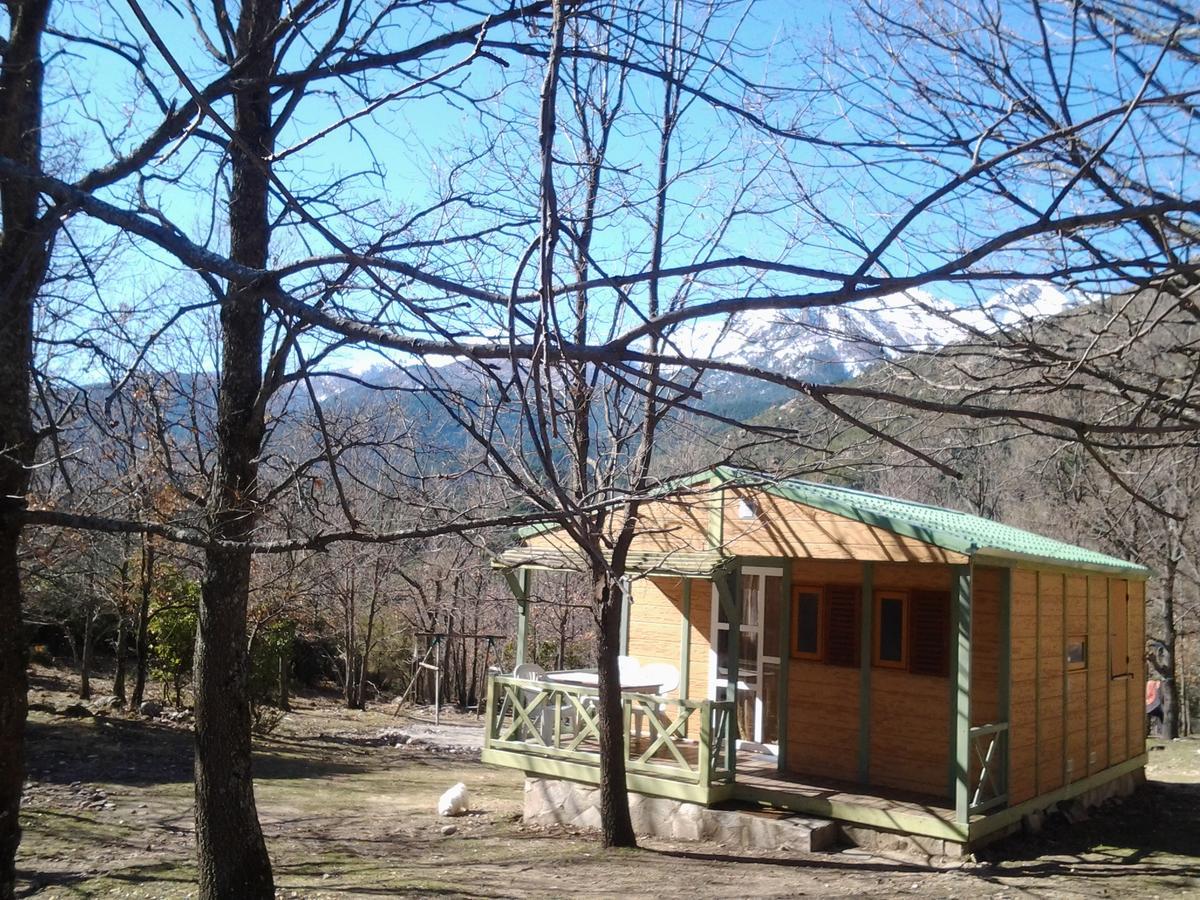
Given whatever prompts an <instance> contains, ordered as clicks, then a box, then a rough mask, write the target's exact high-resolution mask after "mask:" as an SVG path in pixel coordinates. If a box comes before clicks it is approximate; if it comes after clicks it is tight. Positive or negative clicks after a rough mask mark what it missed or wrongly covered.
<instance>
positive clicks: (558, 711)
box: [483, 675, 737, 803]
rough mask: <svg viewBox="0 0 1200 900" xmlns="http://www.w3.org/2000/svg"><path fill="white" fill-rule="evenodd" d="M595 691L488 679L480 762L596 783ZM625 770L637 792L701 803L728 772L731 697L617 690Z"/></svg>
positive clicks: (732, 759)
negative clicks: (702, 697) (684, 696)
mask: <svg viewBox="0 0 1200 900" xmlns="http://www.w3.org/2000/svg"><path fill="white" fill-rule="evenodd" d="M596 700H597V697H596V689H595V688H589V687H579V686H576V685H568V684H556V683H554V682H549V681H528V680H524V679H520V678H513V677H511V676H506V675H496V676H493V677H492V678H491V679H489V681H488V699H487V714H486V722H485V726H484V727H485V730H484V750H483V760H484V762H491V763H496V764H499V765H506V766H512V767H515V768H521V769H524V770H525V771H527V772H532V773H535V774H544V775H552V776H554V775H556V776H560V777H566V778H573V779H576V780H583V781H588V782H591V783H599V772H600V748H599V741H600V719H599V710H598V709H597V703H596ZM621 703H622V706H623V707H624V720H625V722H624V724H625V727H624V734H625V771H626V773H627V779H628V786H629V788H630V789H631V790H636V791H639V792H641V793H648V794H657V795H660V796H666V797H675V798H678V799H688V800H694V801H697V802H702V803H707V802H713V801H715V800H719V799H724V797H725V796H727V795H728V794H729V790H728V789H729V788H731V787H732V784H733V781H734V777H735V774H736V773H735V767H736V759H737V754H736V750H735V741H736V734H735V730H734V727H733V712H734V706H733V702H732V701H729V700H678V699H674V698H670V697H659V696H655V695H651V694H633V693H624V694H622V695H621Z"/></svg>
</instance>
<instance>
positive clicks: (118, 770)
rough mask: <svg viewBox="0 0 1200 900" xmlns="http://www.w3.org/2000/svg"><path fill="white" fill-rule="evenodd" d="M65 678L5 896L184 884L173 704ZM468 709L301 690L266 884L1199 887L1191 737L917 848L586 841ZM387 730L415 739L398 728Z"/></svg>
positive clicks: (275, 782)
mask: <svg viewBox="0 0 1200 900" xmlns="http://www.w3.org/2000/svg"><path fill="white" fill-rule="evenodd" d="M68 682H69V679H63V678H61V677H60V676H59V675H58V674H57V673H54V672H51V671H45V670H43V671H39V672H38V673H37V674H36V676H35V678H34V684H33V687H34V690H33V692H32V696H31V700H32V701H33V702H35V703H38V704H45V705H47V707H53V708H54V709H55V710H56V712H53V713H52V712H49V711H47V709H42V710H38V711H34V712H32V713H31V715H30V729H29V741H30V754H29V781H28V786H27V792H26V797H25V805H24V818H23V822H24V827H25V838H24V842H23V844H22V846H21V854H20V857H19V859H18V873H19V882H18V883H19V888H18V896H21V897H46V898H51V897H62V898H74V897H140V898H158V897H163V898H173V897H191V896H194V894H195V886H194V868H193V866H192V863H191V853H192V785H191V754H192V744H191V735H190V731H189V726H188V724H187V722H186V721H183V722H166V721H162V720H147V719H142V718H139V717H135V716H125V715H119V714H116V715H105V716H99V717H93V716H78V717H70V716H66V715H62V711H63V710H64V709H65V708H66V707H68V706H70V705H71V704H72V703H75V702H76V701H74V700H73V699H72V697H71V696H70V694H68V693H66V692H65V691H64V689H66V688H69V687H70V684H69V683H68ZM101 689H103V685H101ZM475 722H476V720H474V718H473V717H453V716H450V717H447V721H446V722H445V723H444V724H443V727H441V728H436V729H435V728H434V727H433V725H432V722H431V721H430V720H429V719H428V717H427V715H426V713H425V711H422V712H420V713H417V714H413V713H410V714H408V715H407V716H403V715H402V716H401V717H400V718H393V717H392V715H391V709H390V708H388V707H380V708H377V709H374V710H369V711H367V712H350V711H346V710H343V709H340V708H339V707H337V705H336V704H335V703H334V702H332V701H330V700H323V699H319V698H307V699H300V700H298V701H297V703H296V709H295V711H294V712H292V713H290V714H289V715H287V716H286V717H285V718H284V719H283V720H282V721H281V722H280V723H279V724H278V726H277V727H276V729H275V730H274V731H273V732H272V733H271V734H269V735H266V736H264V737H263V738H261V739H260V740H259V741H258V751H257V755H256V759H255V766H256V768H255V774H256V783H257V798H258V807H259V813H260V816H261V818H262V821H263V826H264V829H265V831H266V835H267V841H268V846H269V848H270V851H271V857H272V860H273V863H274V868H275V879H276V885H277V886H278V889H279V896H281V897H303V898H353V897H361V898H367V897H408V896H413V897H431V896H447V897H562V896H566V895H571V896H572V897H612V896H620V895H623V896H625V897H659V896H678V895H681V894H686V895H688V896H690V897H751V896H753V897H796V896H820V897H861V896H881V897H882V896H886V897H905V896H914V897H916V896H919V897H933V898H941V897H1009V898H1018V897H1055V898H1077V897H1130V896H1138V897H1164V898H1166V897H1183V896H1195V897H1200V740H1183V741H1176V742H1173V743H1171V744H1170V745H1167V746H1165V747H1164V746H1162V745H1161V744H1159V745H1157V747H1155V748H1153V749H1152V751H1151V754H1150V766H1149V769H1148V776H1149V782H1148V784H1147V785H1146V786H1145V788H1144V789H1143V790H1142V791H1140V792H1139V794H1138V795H1136V796H1135V797H1134V798H1132V799H1130V800H1128V801H1126V802H1124V803H1114V804H1110V805H1108V806H1107V807H1105V808H1104V809H1102V810H1099V811H1095V812H1093V814H1092V815H1091V817H1090V818H1089V819H1088V820H1086V821H1084V822H1081V823H1079V824H1076V825H1074V826H1071V825H1068V824H1067V823H1066V822H1065V821H1063V820H1061V819H1060V818H1052V819H1050V820H1049V821H1048V824H1047V826H1046V828H1045V830H1044V831H1043V832H1042V833H1041V834H1040V835H1038V836H1036V837H1017V838H1013V839H1010V840H1008V841H1006V842H1005V843H1004V844H1002V845H1000V846H998V847H997V848H995V849H994V850H992V851H990V852H989V853H988V855H987V858H986V859H984V860H981V861H978V862H971V863H965V864H960V865H956V866H951V867H934V866H928V865H921V864H917V863H913V862H909V861H903V860H892V859H885V858H881V857H878V856H871V855H868V854H866V853H862V852H860V851H857V850H841V851H839V852H833V853H819V854H799V853H794V852H792V853H779V854H755V855H752V856H746V855H739V854H741V853H742V851H733V850H727V849H726V848H724V847H722V846H720V845H717V844H682V843H670V842H665V841H657V840H648V841H645V846H644V847H643V848H642V849H639V850H632V851H619V852H603V851H601V850H600V849H599V847H598V846H597V844H596V841H595V838H594V836H592V835H589V834H587V833H581V832H577V831H569V830H566V829H538V828H532V827H527V826H525V825H523V824H522V823H521V816H520V809H521V795H522V778H521V775H520V774H519V773H517V772H513V771H510V770H502V769H494V768H489V767H486V766H483V765H481V764H480V763H479V762H478V752H477V750H475V749H472V746H474V747H477V746H478V726H477V725H476V724H475ZM389 729H395V731H389ZM398 732H402V733H403V734H404V735H407V736H411V737H416V738H417V740H416V741H415V742H413V743H405V744H402V745H401V746H396V743H397V742H398V741H400V740H402V738H401V737H400V735H399V733H398ZM458 781H462V782H464V783H466V785H467V786H468V788H469V789H470V791H471V797H472V807H473V809H474V812H473V813H472V814H471V815H470V816H468V817H465V818H461V819H456V820H454V825H455V826H456V829H457V830H456V831H455V832H454V833H453V834H449V835H447V834H443V832H442V829H443V826H445V825H446V824H447V822H448V821H449V820H446V819H439V818H438V817H437V815H436V811H435V807H436V803H437V798H438V796H439V795H440V794H441V793H442V792H443V791H444V790H445V789H446V788H448V787H449V786H451V785H453V784H454V783H455V782H458Z"/></svg>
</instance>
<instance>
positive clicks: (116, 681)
mask: <svg viewBox="0 0 1200 900" xmlns="http://www.w3.org/2000/svg"><path fill="white" fill-rule="evenodd" d="M129 549H130V548H129V535H125V540H124V555H123V557H122V561H121V579H120V594H118V599H117V638H116V642H115V643H114V644H113V655H114V656H115V658H116V666H115V667H114V669H113V696H114V697H116V698H117V699H118V700H121V701H122V702H124V701H125V667H126V665H127V661H128V659H129V654H128V653H126V649H127V648H126V646H125V644H126V643H127V642H128V641H129V591H130V588H131V587H132V585H131V584H130V582H129Z"/></svg>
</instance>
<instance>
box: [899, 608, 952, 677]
mask: <svg viewBox="0 0 1200 900" xmlns="http://www.w3.org/2000/svg"><path fill="white" fill-rule="evenodd" d="M908 671H910V672H912V673H913V674H914V675H939V676H942V677H945V676H947V675H949V674H950V594H949V593H947V592H946V591H913V592H912V594H911V595H910V596H909V600H908Z"/></svg>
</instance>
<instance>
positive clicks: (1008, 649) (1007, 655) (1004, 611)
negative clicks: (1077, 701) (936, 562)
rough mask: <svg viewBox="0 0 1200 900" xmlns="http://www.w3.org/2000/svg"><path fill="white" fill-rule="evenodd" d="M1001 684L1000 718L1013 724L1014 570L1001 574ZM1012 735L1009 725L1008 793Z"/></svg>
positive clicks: (1004, 766)
mask: <svg viewBox="0 0 1200 900" xmlns="http://www.w3.org/2000/svg"><path fill="white" fill-rule="evenodd" d="M1088 623H1089V625H1088V627H1089V628H1090V627H1091V624H1090V623H1091V619H1090V618H1089V619H1088ZM996 680H997V681H998V682H999V685H998V688H999V691H1000V697H999V702H998V704H997V705H998V707H999V717H1000V721H1001V722H1009V723H1011V722H1012V717H1011V715H1010V705H1011V702H1012V701H1011V697H1012V569H1003V570H1002V571H1001V572H1000V651H999V659H998V660H997V677H996ZM1011 735H1012V725H1011V724H1010V725H1009V731H1008V732H1007V733H1006V734H1005V735H1004V738H1003V741H1004V742H1003V743H1002V744H1001V745H1000V746H1001V749H1002V750H1003V752H1004V759H1003V760H1002V762H1001V765H1000V771H1001V772H1002V773H1003V777H1004V784H1003V785H1001V786H1000V790H1002V791H1004V792H1005V793H1007V792H1008V785H1009V784H1010V781H1009V777H1008V775H1009V766H1010V765H1011V764H1012V763H1011V760H1012V756H1011V755H1010V754H1009V739H1010V736H1011Z"/></svg>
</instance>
